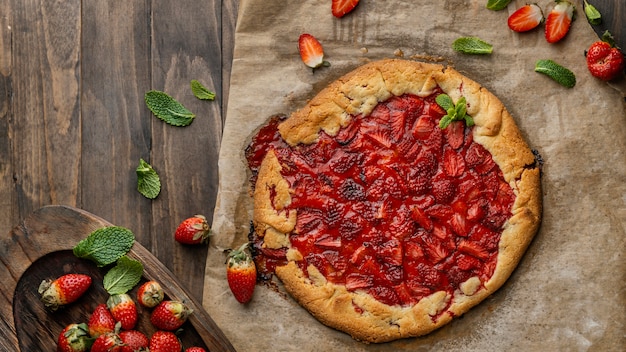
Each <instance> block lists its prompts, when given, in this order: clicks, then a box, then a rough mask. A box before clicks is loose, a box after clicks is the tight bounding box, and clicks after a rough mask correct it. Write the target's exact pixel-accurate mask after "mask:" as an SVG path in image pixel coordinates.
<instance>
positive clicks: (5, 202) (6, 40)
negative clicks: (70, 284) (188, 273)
mask: <svg viewBox="0 0 626 352" xmlns="http://www.w3.org/2000/svg"><path fill="white" fill-rule="evenodd" d="M11 6H12V4H11V1H10V0H0V9H2V13H0V214H4V216H2V217H0V234H5V233H8V232H9V230H10V229H11V228H12V227H13V226H15V224H16V223H17V222H18V219H17V211H16V210H17V209H16V207H15V206H14V202H15V198H14V197H13V196H14V192H13V187H12V185H13V164H12V153H11V140H10V130H11V120H12V118H13V109H12V107H13V104H12V102H11V95H12V88H11V82H12V80H11V78H12V77H11V71H12V67H11V65H12V63H11V58H12V55H13V52H12V47H11V36H12V31H13V29H12V27H13V23H12V22H13V16H12V10H11Z"/></svg>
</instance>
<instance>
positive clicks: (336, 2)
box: [331, 0, 359, 18]
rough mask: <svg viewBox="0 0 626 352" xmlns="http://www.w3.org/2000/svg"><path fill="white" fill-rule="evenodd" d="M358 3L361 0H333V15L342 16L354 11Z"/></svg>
mask: <svg viewBox="0 0 626 352" xmlns="http://www.w3.org/2000/svg"><path fill="white" fill-rule="evenodd" d="M358 4H359V0H332V4H331V8H332V12H333V16H335V17H337V18H341V17H343V16H345V15H347V14H348V13H349V12H352V10H354V8H355V7H356V5H358Z"/></svg>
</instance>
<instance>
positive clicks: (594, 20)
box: [584, 0, 602, 26]
mask: <svg viewBox="0 0 626 352" xmlns="http://www.w3.org/2000/svg"><path fill="white" fill-rule="evenodd" d="M584 5H585V16H587V21H589V23H591V24H592V25H594V26H597V25H599V24H600V23H602V15H601V14H600V11H598V9H596V8H595V6H593V5H591V4H589V3H588V2H587V0H585V2H584Z"/></svg>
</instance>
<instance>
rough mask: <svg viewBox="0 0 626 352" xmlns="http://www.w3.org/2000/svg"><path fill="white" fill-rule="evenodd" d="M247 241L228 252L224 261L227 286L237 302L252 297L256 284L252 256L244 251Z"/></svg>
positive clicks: (243, 301)
mask: <svg viewBox="0 0 626 352" xmlns="http://www.w3.org/2000/svg"><path fill="white" fill-rule="evenodd" d="M247 246H248V243H244V244H243V245H242V246H241V247H239V249H235V250H232V251H231V252H230V253H229V254H228V262H227V263H226V279H227V280H228V286H229V287H230V290H231V291H232V292H233V295H234V296H235V298H236V299H237V301H239V303H247V302H248V301H250V300H251V299H252V294H253V293H254V288H255V286H256V267H255V265H254V262H253V261H252V258H251V257H250V255H248V253H247V252H246V251H245V249H246V247H247Z"/></svg>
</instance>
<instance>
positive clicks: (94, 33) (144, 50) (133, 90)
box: [80, 0, 152, 248]
mask: <svg viewBox="0 0 626 352" xmlns="http://www.w3.org/2000/svg"><path fill="white" fill-rule="evenodd" d="M82 14H83V18H84V21H83V26H82V43H81V47H82V49H81V53H82V62H81V65H82V86H81V88H82V91H81V100H82V138H83V143H82V148H81V175H80V187H81V203H80V207H81V208H83V209H85V210H87V211H90V212H92V213H94V214H98V215H99V216H101V217H103V218H106V219H108V220H109V221H111V222H112V223H114V224H116V225H119V226H124V227H127V228H129V229H131V230H132V231H133V232H134V233H135V235H136V236H137V239H138V241H139V242H140V243H142V244H143V245H144V246H146V247H148V248H150V246H151V240H152V237H151V232H152V227H151V226H150V224H151V213H150V207H151V204H152V201H151V200H149V199H146V198H145V197H143V196H142V195H141V194H140V193H139V192H137V176H136V172H135V169H136V167H137V165H138V163H139V159H140V158H144V159H145V160H146V161H148V162H151V160H150V149H151V143H152V140H151V138H150V129H151V124H152V120H151V119H150V117H149V115H148V113H147V109H146V108H145V104H144V100H143V99H144V98H143V97H144V93H145V92H146V91H147V90H148V89H149V80H150V55H149V54H150V39H149V38H150V23H149V18H150V1H149V0H132V1H123V2H121V1H83V2H82Z"/></svg>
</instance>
